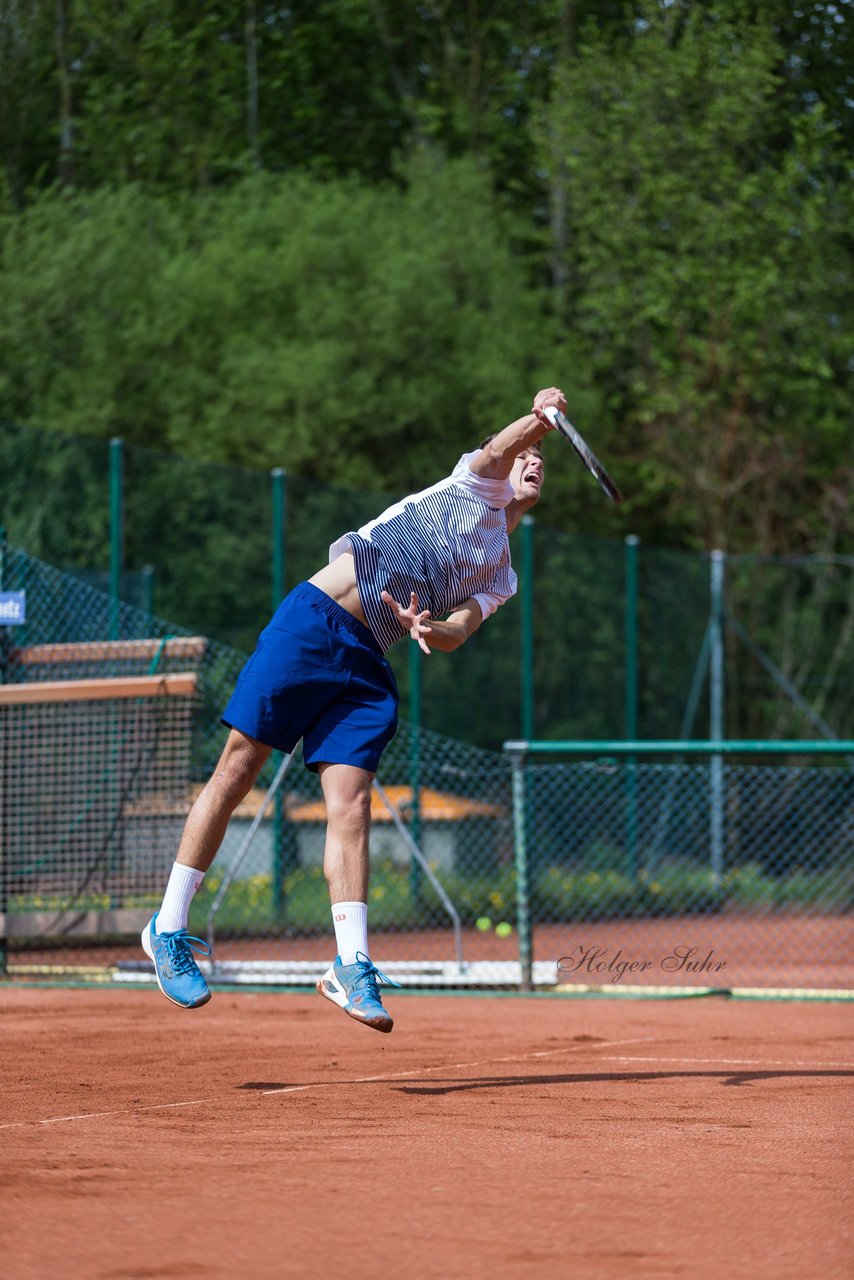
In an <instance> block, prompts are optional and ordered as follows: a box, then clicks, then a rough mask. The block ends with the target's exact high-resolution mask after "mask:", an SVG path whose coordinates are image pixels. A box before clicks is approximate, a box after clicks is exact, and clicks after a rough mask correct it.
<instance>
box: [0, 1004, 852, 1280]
mask: <svg viewBox="0 0 854 1280" xmlns="http://www.w3.org/2000/svg"><path fill="white" fill-rule="evenodd" d="M388 1003H389V1005H390V1007H391V1008H392V1010H393V1012H394V1014H395V1016H396V1018H397V1025H396V1027H395V1030H394V1032H393V1033H392V1035H391V1036H380V1035H376V1034H373V1033H370V1032H368V1031H367V1030H366V1029H365V1028H363V1027H360V1026H358V1025H357V1024H356V1023H354V1022H351V1021H350V1020H348V1019H347V1018H345V1017H343V1016H342V1015H341V1014H340V1013H339V1012H338V1011H337V1010H335V1009H334V1008H332V1007H331V1006H329V1005H327V1004H326V1003H325V1002H322V1001H321V1000H320V999H319V998H318V997H317V996H316V995H313V994H278V993H263V994H255V993H252V992H245V991H244V992H239V993H233V992H228V991H220V992H217V993H216V994H215V997H214V1000H213V1001H212V1002H211V1004H209V1005H208V1006H206V1007H205V1008H204V1009H202V1010H199V1011H197V1012H196V1013H193V1014H187V1013H184V1012H182V1011H180V1010H178V1009H176V1008H174V1007H173V1006H171V1005H169V1004H167V1003H166V1002H165V1001H164V1000H163V999H162V997H161V996H160V995H159V994H158V993H157V992H154V991H148V990H129V991H115V990H103V991H99V990H95V991H93V990H91V989H88V990H85V989H73V990H68V989H48V990H44V989H41V990H37V989H33V988H23V987H6V988H5V989H4V990H2V992H0V1015H1V1016H2V1042H3V1057H2V1061H3V1077H4V1080H3V1093H2V1103H0V1112H1V1113H2V1116H1V1118H0V1136H1V1137H2V1144H3V1149H4V1152H5V1159H4V1162H3V1175H2V1176H3V1201H4V1206H5V1209H4V1213H3V1228H2V1237H3V1274H4V1276H7V1277H9V1280H30V1278H36V1277H38V1278H41V1277H45V1276H50V1277H87V1278H89V1277H91V1278H92V1280H125V1278H128V1280H130V1278H142V1277H145V1278H149V1277H150V1278H152V1280H153V1278H155V1277H169V1276H176V1277H178V1276H197V1277H208V1276H210V1277H227V1276H228V1277H232V1276H240V1275H251V1276H253V1277H259V1278H260V1280H266V1278H267V1277H270V1278H272V1277H282V1276H286V1277H291V1276H293V1277H325V1276H345V1275H346V1276H348V1277H356V1278H357V1280H358V1278H359V1277H364V1278H365V1280H372V1278H373V1277H382V1280H390V1278H391V1277H393V1276H397V1275H407V1276H415V1277H456V1276H460V1277H475V1278H476V1277H484V1280H493V1278H495V1277H527V1276H533V1275H536V1276H538V1277H539V1276H544V1277H566V1276H569V1275H579V1276H585V1277H592V1278H593V1280H597V1278H603V1280H604V1278H607V1280H611V1278H612V1277H614V1278H616V1277H656V1278H662V1277H665V1278H666V1277H671V1276H672V1277H685V1276H691V1277H716V1278H719V1277H742V1276H743V1277H772V1276H773V1277H789V1276H791V1277H799V1278H802V1277H805V1276H821V1277H825V1278H826V1277H834V1276H840V1277H842V1276H847V1275H849V1274H850V1273H851V1268H852V1264H854V1249H852V1240H851V1234H850V1224H851V1202H852V1190H851V1184H852V1180H851V1177H850V1152H851V1149H852V1145H851V1137H852V1135H851V1122H850V1116H851V1107H850V1091H851V1083H852V1080H854V1053H852V1047H854V1046H853V1045H852V1041H854V1027H852V1023H851V1017H850V1010H848V1009H846V1008H845V1006H844V1005H843V1004H838V1003H813V1004H809V1003H803V1002H792V1003H788V1002H787V1003H772V1002H767V1003H766V1002H760V1003H753V1002H738V1001H730V1000H726V999H723V998H718V997H712V998H707V999H702V1000H699V999H685V998H683V999H673V1000H642V999H634V1000H632V999H622V1000H607V999H572V998H560V997H551V998H544V997H539V998H538V997H528V998H520V997H486V996H471V995H470V996H457V997H454V996H428V995H412V994H407V995H398V996H394V995H392V996H391V997H389V1001H388ZM846 1095H848V1096H846Z"/></svg>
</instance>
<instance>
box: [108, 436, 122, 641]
mask: <svg viewBox="0 0 854 1280" xmlns="http://www.w3.org/2000/svg"><path fill="white" fill-rule="evenodd" d="M123 455H124V446H123V441H122V439H121V437H120V436H113V438H112V440H111V441H110V639H111V640H118V639H119V632H120V629H121V624H120V618H121V598H122V570H123V569H124V544H125V530H124V474H123V473H124V456H123Z"/></svg>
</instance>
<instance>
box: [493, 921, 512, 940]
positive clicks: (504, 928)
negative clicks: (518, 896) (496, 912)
mask: <svg viewBox="0 0 854 1280" xmlns="http://www.w3.org/2000/svg"><path fill="white" fill-rule="evenodd" d="M495 932H496V934H497V935H498V937H499V938H509V937H510V934H511V933H512V932H513V926H512V924H508V923H507V921H506V920H502V921H501V924H497V925H496V926H495Z"/></svg>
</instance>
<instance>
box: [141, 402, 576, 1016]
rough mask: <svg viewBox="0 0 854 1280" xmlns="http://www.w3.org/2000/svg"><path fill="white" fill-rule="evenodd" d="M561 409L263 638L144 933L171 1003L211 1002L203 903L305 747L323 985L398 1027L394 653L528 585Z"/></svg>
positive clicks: (478, 466)
mask: <svg viewBox="0 0 854 1280" xmlns="http://www.w3.org/2000/svg"><path fill="white" fill-rule="evenodd" d="M549 406H555V407H557V408H559V409H561V410H562V411H565V409H566V401H565V399H564V395H563V392H562V391H560V390H558V389H557V388H556V387H549V388H548V389H547V390H543V391H539V392H538V393H537V395H536V397H535V399H534V404H533V408H532V410H531V412H530V413H528V414H526V416H525V417H523V418H520V419H518V421H516V422H513V423H511V424H510V425H509V426H507V427H505V428H504V430H503V431H500V432H498V434H497V435H495V436H491V437H489V438H488V439H487V440H485V441H484V442H483V444H482V445H481V446H480V448H479V449H476V450H475V451H474V452H473V453H466V454H464V455H463V456H462V458H460V460H459V462H458V463H457V465H456V467H455V468H454V470H453V472H452V474H451V475H450V476H448V477H447V478H446V479H445V480H441V481H439V483H438V484H435V485H433V486H432V487H431V488H429V489H424V490H422V492H420V493H416V494H413V495H411V496H410V497H408V498H404V499H403V501H402V502H399V503H397V504H396V505H395V506H392V507H389V508H388V510H387V511H384V512H383V513H382V515H380V516H378V517H377V519H376V520H374V521H372V522H371V523H370V524H367V525H365V526H364V527H363V528H361V529H359V530H358V532H351V533H348V534H345V535H344V537H342V538H339V539H338V541H337V542H335V543H333V545H332V547H331V548H330V551H329V563H328V564H327V565H326V566H325V567H324V568H323V569H321V570H320V571H319V572H318V573H316V574H315V575H314V577H313V578H311V579H310V580H309V581H308V582H303V583H301V584H300V585H299V586H298V587H295V588H294V590H293V591H291V593H290V594H289V595H288V596H287V597H286V598H285V600H284V601H283V602H282V604H281V605H280V606H279V609H278V610H277V612H276V614H275V615H274V617H273V619H272V621H271V622H270V623H269V625H268V626H267V627H266V628H265V630H264V631H263V632H262V633H261V636H260V637H259V640H258V646H257V648H256V650H255V652H254V653H253V655H252V657H251V658H250V659H249V661H248V662H247V664H246V666H245V667H244V668H243V670H242V671H241V673H240V676H239V677H238V680H237V685H236V687H235V690H234V693H233V694H232V697H231V700H230V702H229V704H228V706H227V707H226V709H225V711H224V713H223V717H222V718H223V722H224V723H225V724H226V725H228V726H229V728H230V729H231V732H230V734H229V736H228V740H227V742H226V744H225V749H224V750H223V753H222V756H221V757H220V760H219V763H218V765H217V767H216V770H215V772H214V774H213V776H212V777H211V778H210V780H209V781H208V783H207V784H206V785H205V787H204V789H203V790H202V792H201V793H200V795H199V797H198V799H197V800H196V802H195V804H194V805H193V807H192V809H191V810H190V814H189V817H188V819H187V824H186V827H185V829H184V834H183V837H182V839H181V844H180V847H179V849H178V854H177V860H176V862H175V863H174V865H173V868H172V872H171V874H170V877H169V882H168V884H167V888H166V894H165V896H164V899H163V903H162V905H161V907H160V910H159V911H158V912H157V913H156V914H155V915H154V917H153V918H152V919H151V921H150V922H149V924H148V925H146V927H145V930H144V931H143V934H142V945H143V948H144V949H145V951H146V953H147V954H148V955H149V956H150V957H151V959H152V960H153V961H154V967H155V970H156V973H157V982H158V984H159V986H160V990H161V991H162V992H163V994H164V995H165V996H167V997H168V998H169V999H170V1000H171V1001H173V1003H175V1004H178V1005H181V1006H183V1007H184V1008H187V1009H194V1008H197V1007H198V1006H199V1005H203V1004H205V1003H206V1002H207V1001H208V1000H209V999H210V991H209V990H208V986H207V983H206V982H205V979H204V976H203V974H202V973H201V971H200V969H199V967H198V964H197V963H196V959H195V956H194V952H195V953H196V954H200V955H210V953H211V952H210V947H209V946H208V945H207V943H205V942H204V941H202V939H200V938H195V937H192V936H191V935H190V934H189V933H188V931H187V917H188V913H189V908H190V903H191V901H192V898H193V894H194V893H195V892H196V890H197V889H198V887H199V885H200V884H201V883H202V880H203V879H204V876H205V872H206V871H207V870H208V868H209V867H210V865H211V863H212V862H213V860H214V858H215V856H216V853H217V850H218V849H219V846H220V844H221V843H222V839H223V836H224V835H225V830H226V827H227V825H228V821H229V819H230V817H231V815H232V813H233V812H234V810H235V808H236V807H237V805H238V804H239V803H240V801H241V800H242V799H243V798H244V796H245V795H246V794H247V793H248V792H249V790H250V788H251V787H252V786H253V784H254V782H255V780H256V778H257V777H258V773H259V772H260V770H261V768H262V766H263V765H264V763H265V761H266V760H267V759H268V757H269V755H270V752H271V751H272V750H273V749H274V748H275V749H277V750H279V751H286V752H290V751H293V750H294V748H295V747H296V745H297V743H298V742H299V740H300V739H302V742H303V756H304V761H305V765H306V768H308V769H311V770H314V771H316V772H317V773H318V775H319V776H320V782H321V786H322V788H323V795H324V799H325V801H326V812H327V830H326V847H325V852H324V873H325V876H326V880H327V883H328V885H329V893H330V898H331V902H332V922H333V925H334V929H335V940H336V944H337V950H338V955H337V957H336V959H335V961H334V963H333V964H332V965H331V967H330V968H329V969H328V970H327V972H326V973H325V974H324V976H323V978H321V980H320V982H319V983H318V984H317V989H318V991H319V992H320V994H321V995H323V996H325V997H326V998H327V999H328V1000H331V1001H332V1002H333V1003H334V1004H336V1005H338V1006H339V1007H340V1008H341V1009H343V1010H344V1012H345V1013H347V1014H349V1015H350V1016H351V1017H353V1018H356V1019H358V1020H359V1021H360V1022H363V1023H364V1024H365V1025H366V1026H369V1027H373V1028H375V1029H376V1030H377V1031H391V1028H392V1019H391V1016H390V1015H389V1014H388V1012H387V1011H386V1009H385V1008H384V1007H383V1004H382V1001H381V999H380V994H379V987H378V984H381V983H387V984H388V985H391V986H396V985H398V984H396V983H392V982H390V980H389V979H388V978H386V977H385V975H384V974H382V973H381V972H380V970H379V969H378V968H377V967H376V965H374V963H373V962H372V960H371V959H370V951H369V948H368V907H367V901H368V836H369V832H370V823H371V783H372V782H373V779H374V775H375V774H376V771H377V767H378V765H379V762H380V757H381V756H382V753H383V750H384V749H385V747H386V746H387V744H388V743H389V741H390V740H391V738H392V737H393V735H394V732H395V730H396V728H397V712H398V694H397V686H396V684H395V679H394V675H393V672H392V669H391V666H390V665H389V663H388V660H387V659H386V656H385V654H386V652H387V650H388V649H389V648H390V646H391V645H392V644H394V643H396V642H397V641H398V640H400V639H402V638H403V637H404V636H407V635H408V636H410V637H411V638H412V639H413V641H414V642H415V643H416V644H418V645H419V646H420V647H421V649H422V650H423V651H424V653H427V654H429V653H430V652H431V651H432V650H433V649H440V650H442V651H443V652H446V653H447V652H450V651H451V650H453V649H457V648H459V646H460V645H461V644H464V643H465V641H466V640H468V639H469V637H470V636H472V635H473V634H474V632H475V631H477V629H478V627H480V625H481V623H482V622H483V621H484V619H485V618H488V617H489V615H490V614H492V613H494V612H495V610H496V609H497V608H498V607H499V605H501V604H503V603H504V601H505V600H508V599H509V598H510V597H511V596H512V595H513V594H514V592H515V591H516V575H515V573H514V572H513V570H512V568H511V566H510V548H509V544H508V534H509V533H511V532H512V531H513V530H514V529H515V528H516V526H517V525H518V523H519V521H520V520H521V518H522V515H523V514H524V513H525V512H526V511H527V510H529V509H530V508H531V507H533V506H534V504H535V503H536V502H537V501H538V500H539V497H540V491H541V488H542V483H543V459H542V456H541V454H540V449H539V442H540V440H541V439H542V437H543V436H544V435H545V434H546V432H547V431H550V430H552V426H551V423H550V422H549V421H548V419H547V418H546V417H545V416H544V410H545V409H547V408H548V407H549ZM443 617H444V620H440V619H442V618H443Z"/></svg>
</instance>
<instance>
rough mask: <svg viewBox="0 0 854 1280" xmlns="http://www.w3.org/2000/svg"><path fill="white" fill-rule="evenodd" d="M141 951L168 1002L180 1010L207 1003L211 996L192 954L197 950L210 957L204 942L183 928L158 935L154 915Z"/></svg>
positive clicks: (195, 1007)
mask: <svg viewBox="0 0 854 1280" xmlns="http://www.w3.org/2000/svg"><path fill="white" fill-rule="evenodd" d="M142 949H143V951H144V952H145V954H146V955H147V956H150V958H151V959H152V960H153V961H154V972H155V973H156V974H157V985H158V987H159V988H160V990H161V991H162V992H163V994H164V995H165V996H166V999H167V1000H171V1001H172V1003H173V1004H179V1005H180V1006H181V1008H182V1009H198V1007H199V1005H202V1004H207V1002H208V1001H209V1000H210V998H211V993H210V991H209V989H208V984H207V983H206V982H205V979H204V975H203V974H202V971H201V969H200V968H199V966H198V965H197V964H196V960H195V957H194V955H193V952H194V951H197V952H198V953H199V954H200V955H203V956H209V955H210V954H211V949H210V947H209V946H208V944H207V943H206V942H203V941H202V939H201V938H194V937H193V936H192V934H189V933H188V932H187V930H186V929H176V930H175V932H174V933H158V932H157V916H156V915H154V916H152V918H151V919H150V920H149V922H148V924H147V925H146V926H145V928H144V929H143V931H142Z"/></svg>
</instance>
